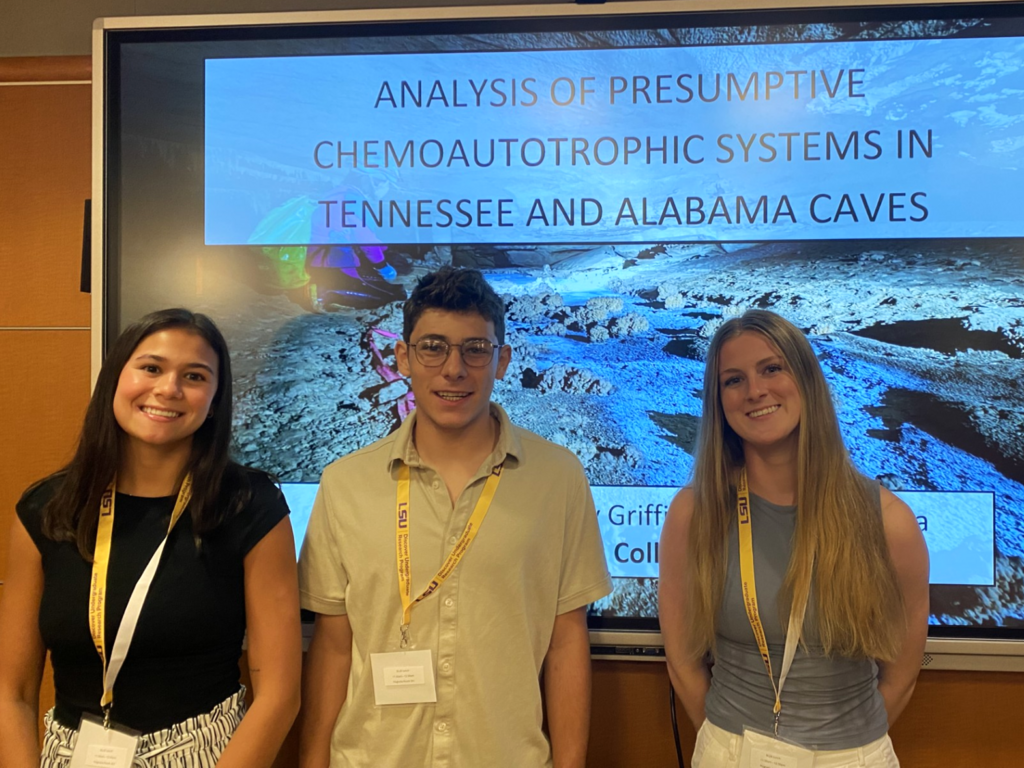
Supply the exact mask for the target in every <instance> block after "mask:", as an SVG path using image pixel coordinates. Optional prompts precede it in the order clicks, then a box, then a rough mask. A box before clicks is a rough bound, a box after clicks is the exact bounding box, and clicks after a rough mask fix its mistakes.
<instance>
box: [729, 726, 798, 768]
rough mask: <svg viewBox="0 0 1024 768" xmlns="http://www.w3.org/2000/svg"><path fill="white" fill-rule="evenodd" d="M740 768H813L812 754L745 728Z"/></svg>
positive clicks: (794, 745)
mask: <svg viewBox="0 0 1024 768" xmlns="http://www.w3.org/2000/svg"><path fill="white" fill-rule="evenodd" d="M740 768H814V752H813V751H812V750H810V749H805V748H804V747H801V746H797V745H796V744H790V743H789V742H787V741H782V740H781V739H777V738H775V737H774V736H769V735H768V734H766V733H759V732H758V731H752V730H750V729H749V728H745V729H744V730H743V743H742V745H741V746H740Z"/></svg>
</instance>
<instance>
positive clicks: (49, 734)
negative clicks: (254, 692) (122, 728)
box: [39, 687, 245, 768]
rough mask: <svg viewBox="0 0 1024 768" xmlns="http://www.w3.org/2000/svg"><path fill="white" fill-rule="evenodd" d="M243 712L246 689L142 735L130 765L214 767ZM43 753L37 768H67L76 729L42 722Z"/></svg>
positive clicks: (49, 716)
mask: <svg viewBox="0 0 1024 768" xmlns="http://www.w3.org/2000/svg"><path fill="white" fill-rule="evenodd" d="M244 714H245V688H244V687H243V688H242V689H241V690H239V691H238V693H236V694H235V695H234V696H231V697H230V698H227V699H225V700H224V701H222V702H221V703H220V704H218V705H217V706H216V707H214V708H213V709H212V710H211V711H210V712H207V713H206V714H205V715H197V716H195V717H190V718H188V719H187V720H183V721H182V722H180V723H177V724H176V725H172V726H171V727H170V728H165V729H164V730H162V731H153V733H146V734H143V735H142V737H141V738H140V739H139V746H138V750H137V751H136V753H135V760H134V762H133V763H132V768H214V765H215V764H216V763H217V760H218V759H219V758H220V756H221V753H222V752H223V751H224V750H225V749H226V748H227V746H228V742H229V741H230V740H231V734H233V733H234V732H235V729H236V728H237V727H238V724H239V723H240V722H242V716H243V715H244ZM43 723H44V727H45V729H46V732H45V733H44V734H43V754H42V757H41V758H40V761H39V766H40V768H67V767H68V765H70V764H71V753H72V751H73V750H74V748H75V742H76V741H77V740H78V731H76V730H73V729H71V728H66V727H64V726H63V725H61V724H60V723H58V722H57V721H56V720H54V719H53V710H52V709H51V710H50V711H49V712H47V713H46V717H45V719H44V721H43Z"/></svg>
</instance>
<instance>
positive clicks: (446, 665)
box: [441, 661, 452, 672]
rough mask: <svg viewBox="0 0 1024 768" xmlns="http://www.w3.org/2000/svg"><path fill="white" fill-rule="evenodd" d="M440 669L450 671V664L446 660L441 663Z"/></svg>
mask: <svg viewBox="0 0 1024 768" xmlns="http://www.w3.org/2000/svg"><path fill="white" fill-rule="evenodd" d="M441 669H443V670H444V671H445V672H451V671H452V665H451V664H450V663H448V662H447V661H446V662H445V663H444V664H442V665H441Z"/></svg>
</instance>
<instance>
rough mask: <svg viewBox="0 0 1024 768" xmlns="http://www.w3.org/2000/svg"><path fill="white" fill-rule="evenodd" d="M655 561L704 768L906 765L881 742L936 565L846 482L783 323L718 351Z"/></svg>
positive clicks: (740, 320) (792, 331)
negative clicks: (685, 473)
mask: <svg viewBox="0 0 1024 768" xmlns="http://www.w3.org/2000/svg"><path fill="white" fill-rule="evenodd" d="M660 549H661V573H660V581H659V613H660V619H661V630H662V636H663V639H664V641H665V654H666V657H667V659H668V669H669V676H670V678H671V680H672V684H673V686H674V687H675V689H676V692H677V693H678V695H679V697H680V699H681V701H682V703H683V706H684V708H685V709H686V712H687V714H688V715H689V716H690V719H691V720H692V721H693V724H694V727H696V728H697V729H698V735H697V745H696V749H695V751H694V756H693V766H694V768H733V767H734V766H741V765H742V766H760V765H772V766H774V765H786V766H794V767H800V768H802V767H803V766H806V765H812V764H813V765H814V766H816V767H817V768H822V766H830V767H833V768H839V767H840V766H884V767H886V768H892V766H897V765H899V762H898V760H897V759H896V756H895V754H894V753H893V750H892V744H891V742H890V741H889V737H888V735H887V731H888V728H889V725H891V723H892V722H893V721H895V720H896V718H897V717H898V716H899V714H900V712H901V711H902V710H903V708H904V706H906V704H907V702H908V701H909V699H910V695H911V693H912V692H913V690H914V685H915V682H916V680H917V673H918V670H919V669H920V665H921V657H922V654H923V651H924V643H925V638H926V636H927V621H928V552H927V550H926V548H925V544H924V538H923V537H922V535H921V531H920V529H919V527H918V525H917V519H916V518H915V516H914V514H913V513H912V512H911V511H910V509H909V508H908V507H907V506H906V504H904V503H903V502H902V501H900V500H899V499H898V498H897V497H896V496H894V495H893V494H892V493H890V492H889V491H888V490H886V489H884V488H880V487H879V485H878V483H876V482H874V481H872V480H869V479H868V478H866V477H864V476H863V475H861V474H860V473H859V472H858V471H857V470H856V469H855V468H854V466H853V464H852V462H851V461H850V458H849V456H848V455H847V452H846V448H845V447H844V445H843V440H842V435H841V434H840V430H839V423H838V420H837V418H836V414H835V409H834V407H833V405H832V399H831V396H830V394H829V389H828V384H827V383H826V381H825V377H824V375H823V374H822V371H821V366H820V365H819V364H818V360H817V358H816V356H815V354H814V351H813V349H812V348H811V345H810V344H809V343H808V341H807V339H806V338H805V337H804V335H803V334H802V333H801V332H800V330H799V329H798V328H796V327H795V326H794V325H792V324H791V323H789V322H787V321H786V320H784V319H782V318H781V317H779V316H778V315H776V314H773V313H771V312H766V311H762V310H750V311H748V312H746V313H745V314H743V315H742V316H741V317H735V318H732V319H730V320H727V321H726V322H725V323H723V324H722V326H721V327H720V328H719V329H718V331H717V332H716V333H715V335H714V337H713V338H712V340H711V344H710V347H709V349H708V354H707V362H706V368H705V372H704V403H703V414H702V417H701V425H700V433H699V437H698V443H697V452H696V458H695V463H694V470H693V479H692V482H691V484H690V485H689V486H687V487H685V488H683V489H682V490H681V491H680V492H679V494H678V495H677V496H676V498H675V500H674V501H673V502H672V505H671V508H670V511H669V514H668V517H667V518H666V522H665V527H664V530H663V531H662V538H661V548H660ZM709 658H710V659H713V662H714V666H713V668H711V669H709V666H708V663H707V660H708V659H709ZM765 755H768V756H770V757H771V759H768V758H764V759H765V760H768V761H767V762H764V760H762V757H763V756H765ZM759 756H762V757H759ZM772 760H775V762H772ZM759 761H760V762H759Z"/></svg>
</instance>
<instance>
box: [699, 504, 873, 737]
mask: <svg viewBox="0 0 1024 768" xmlns="http://www.w3.org/2000/svg"><path fill="white" fill-rule="evenodd" d="M880 504H881V502H879V508H881V507H880ZM750 508H751V525H752V535H753V542H754V571H755V574H756V577H757V579H756V581H757V607H758V612H759V613H760V615H761V623H762V624H763V625H764V630H765V635H766V637H767V640H768V650H769V653H770V655H771V660H772V671H773V672H774V673H775V680H776V682H778V677H779V670H780V669H781V668H782V653H783V649H784V648H785V645H786V627H785V626H784V625H783V624H782V620H781V618H780V617H779V609H778V604H777V600H776V597H777V595H778V592H779V590H780V589H781V587H782V581H783V579H784V578H785V576H786V568H787V567H788V566H789V557H790V553H791V551H792V540H793V533H794V530H795V528H796V507H782V506H779V505H777V504H772V503H771V502H769V501H766V500H765V499H762V498H760V497H758V496H754V495H753V494H751V497H750ZM728 562H729V567H728V570H727V575H726V579H725V592H724V595H723V600H722V608H721V610H720V611H719V614H718V631H717V648H716V652H715V664H714V667H713V668H712V670H711V689H710V690H709V691H708V695H707V699H706V700H705V705H704V706H705V711H706V713H707V718H708V720H710V721H711V722H712V723H713V724H714V725H717V726H718V727H719V728H723V729H725V730H726V731H729V732H730V733H737V734H739V733H743V728H744V727H745V726H746V727H750V728H754V729H756V730H760V731H764V732H771V730H772V723H773V722H774V715H773V714H772V707H773V705H774V704H775V694H774V692H773V691H772V686H771V683H770V682H769V681H768V672H767V671H766V670H765V667H764V663H763V662H762V661H761V654H760V653H759V652H758V649H757V643H756V642H755V641H754V633H753V630H752V629H751V628H750V622H749V621H748V620H747V614H746V611H745V610H744V607H743V597H742V588H741V585H740V568H739V536H738V534H737V531H736V526H735V525H733V526H732V528H731V531H730V533H729V561H728ZM805 623H806V626H807V627H809V629H808V630H807V632H808V636H807V637H806V642H807V645H808V649H809V651H804V649H803V648H802V647H801V648H798V649H797V652H796V658H795V659H794V660H793V667H792V669H791V670H790V673H789V677H787V678H786V687H785V688H784V689H783V691H782V719H781V720H780V724H779V735H780V736H782V737H783V738H786V739H789V740H791V741H794V742H796V743H798V744H800V745H802V746H805V747H809V748H811V749H852V748H854V747H861V746H864V745H865V744H869V743H871V742H872V741H875V740H876V739H880V738H881V737H882V736H884V735H885V732H886V731H887V730H888V716H887V715H886V711H885V703H884V702H883V700H882V696H881V694H880V693H879V692H878V680H877V678H878V667H877V665H876V664H875V662H874V661H872V660H870V659H861V660H852V659H843V658H836V659H829V658H827V657H826V656H825V655H824V653H823V652H822V649H821V645H820V642H819V640H818V637H817V634H816V632H814V629H813V628H814V626H815V624H816V622H815V619H814V611H813V600H812V605H809V606H808V608H807V621H806V622H805Z"/></svg>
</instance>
